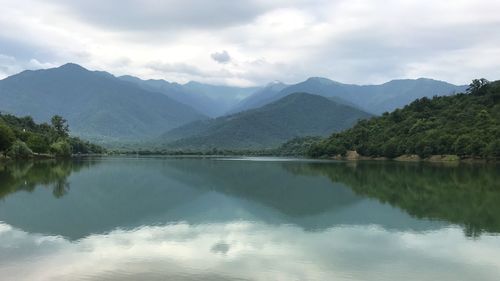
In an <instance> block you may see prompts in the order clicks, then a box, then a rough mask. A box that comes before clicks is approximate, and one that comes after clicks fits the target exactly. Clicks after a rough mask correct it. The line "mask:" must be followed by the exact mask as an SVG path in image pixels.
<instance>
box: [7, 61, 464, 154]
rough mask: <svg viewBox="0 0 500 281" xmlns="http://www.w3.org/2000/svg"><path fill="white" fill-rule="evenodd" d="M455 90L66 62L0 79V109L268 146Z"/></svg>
mask: <svg viewBox="0 0 500 281" xmlns="http://www.w3.org/2000/svg"><path fill="white" fill-rule="evenodd" d="M465 88H466V87H465V86H456V85H452V84H449V83H446V82H443V81H436V80H432V79H425V78H420V79H416V80H410V79H406V80H393V81H390V82H387V83H384V84H381V85H365V86H360V85H352V84H342V83H339V82H335V81H332V80H329V79H326V78H320V77H313V78H309V79H307V80H306V81H303V82H300V83H297V84H292V85H288V84H284V83H281V82H278V81H275V82H272V83H269V84H268V85H266V86H264V87H232V86H220V85H209V84H203V83H199V82H189V83H186V84H179V83H171V82H168V81H165V80H142V79H140V78H137V77H133V76H120V77H115V76H113V75H112V74H110V73H107V72H103V71H89V70H87V69H85V68H83V67H81V66H79V65H77V64H72V63H69V64H65V65H63V66H60V67H57V68H51V69H43V70H35V71H31V70H27V71H23V72H21V73H19V74H16V75H13V76H10V77H7V78H5V79H3V80H0V112H3V113H12V114H15V115H20V116H23V115H30V116H32V117H33V118H34V119H35V121H37V122H48V121H49V120H50V117H51V116H53V115H55V114H58V115H61V116H63V117H64V118H66V119H67V120H68V123H69V125H70V129H71V134H73V135H76V136H79V137H82V138H85V139H89V140H93V141H99V142H101V143H108V142H127V141H134V142H135V141H144V140H158V138H159V137H160V138H159V140H160V141H161V142H162V143H170V144H171V145H172V146H173V147H179V144H180V143H181V141H180V140H181V139H182V143H183V144H185V145H186V146H189V147H194V146H197V145H200V146H203V147H213V146H214V145H216V144H217V145H219V144H220V146H222V147H229V148H234V147H268V146H269V145H274V144H277V143H278V142H280V141H283V140H286V139H285V138H288V137H295V136H303V135H306V134H310V135H327V134H330V133H332V132H334V131H337V130H340V129H343V128H347V127H349V126H350V125H352V124H353V122H355V120H358V119H360V118H367V117H368V116H370V114H375V115H377V114H381V113H383V112H385V111H392V110H393V109H395V108H399V107H403V106H404V105H406V104H408V103H409V102H410V101H412V100H414V99H416V98H420V97H424V96H426V97H430V96H434V95H450V94H453V93H456V92H463V91H464V90H465ZM297 93H301V94H297ZM306 93H307V94H310V95H307V94H306ZM287 97H289V98H288V99H287ZM320 98H321V99H320ZM301 102H302V104H301ZM339 110H340V111H339ZM338 111H339V112H338ZM319 113H322V114H323V115H324V116H320V114H319ZM345 114H347V115H345ZM256 136H258V137H257V138H256ZM220 138H229V139H231V140H232V141H231V140H229V139H228V140H223V141H221V142H219V141H218V140H220ZM216 140H217V141H216Z"/></svg>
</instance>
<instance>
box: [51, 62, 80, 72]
mask: <svg viewBox="0 0 500 281" xmlns="http://www.w3.org/2000/svg"><path fill="white" fill-rule="evenodd" d="M56 69H59V70H64V71H88V70H87V69H86V68H84V67H83V66H81V65H79V64H76V63H72V62H69V63H66V64H63V65H61V66H59V67H57V68H56Z"/></svg>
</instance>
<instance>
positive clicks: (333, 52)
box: [0, 0, 500, 85]
mask: <svg viewBox="0 0 500 281" xmlns="http://www.w3.org/2000/svg"><path fill="white" fill-rule="evenodd" d="M0 5H1V6H2V17H0V26H2V28H1V29H0V54H3V56H5V57H11V58H14V60H15V61H16V63H15V64H14V65H11V64H9V65H10V66H8V67H7V63H2V65H0V72H1V73H0V75H3V76H5V75H9V74H13V73H15V72H17V71H18V70H20V69H24V68H26V67H27V66H26V62H29V61H30V60H32V59H33V60H37V61H38V62H41V63H43V64H48V65H59V64H63V63H65V62H69V61H71V62H76V63H80V64H82V65H84V66H86V67H89V68H93V69H99V70H107V71H110V72H112V73H115V74H118V75H121V74H132V75H137V76H140V77H143V78H164V79H167V80H174V81H178V82H185V81H187V80H190V79H195V80H200V81H204V82H212V83H230V84H238V85H254V84H261V85H262V84H266V83H267V82H269V81H272V80H276V79H278V80H282V81H284V82H288V83H292V82H298V81H299V80H303V79H306V78H307V77H309V76H325V77H328V78H331V79H334V80H339V81H342V82H350V83H378V82H384V81H386V80H389V79H394V78H416V77H431V78H436V79H440V80H447V81H450V82H453V83H458V84H464V83H468V81H469V80H471V79H473V78H477V77H483V76H484V77H485V78H488V79H490V80H496V79H499V78H500V69H499V68H498V67H497V65H498V64H500V57H499V56H497V55H496V54H498V52H499V50H500V37H499V36H495V34H496V32H497V30H499V29H500V18H499V17H498V14H499V13H500V2H499V1H496V0H478V1H472V0H459V1H440V2H436V1H431V0H423V1H416V0H405V1H396V0H388V1H384V2H383V3H382V2H380V1H368V0H354V1H348V0H338V1H326V0H313V1H303V0H295V1H284V0H283V1H282V0H279V1H264V0H244V1H243V2H241V1H238V2H235V1H229V0H227V1H226V0H224V1H194V0H188V1H178V0H169V1H156V0H147V1H138V0H127V1H119V2H116V1H106V2H105V3H103V2H102V1H79V0H78V1H60V0H52V1H35V0H18V1H8V0H0ZM27 7H29V8H27ZM214 50H218V51H217V52H215V53H214ZM220 50H225V52H226V53H224V51H222V52H221V51H220ZM215 54H218V55H215ZM226 54H227V56H226ZM212 55H215V56H216V57H217V58H218V59H216V60H214V58H213V57H212ZM229 59H230V62H229ZM4 60H5V59H4ZM259 61H261V62H265V63H260V64H259V63H255V62H259ZM220 62H226V63H220ZM152 64H153V65H154V64H158V65H163V66H169V68H170V70H169V71H165V67H163V68H158V67H156V68H152V67H151V65H152ZM180 66H183V67H180ZM186 66H190V67H186ZM195 69H196V70H195Z"/></svg>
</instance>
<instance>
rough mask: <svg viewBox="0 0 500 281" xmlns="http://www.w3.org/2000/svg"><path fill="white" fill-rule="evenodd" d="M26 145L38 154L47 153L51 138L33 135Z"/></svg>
mask: <svg viewBox="0 0 500 281" xmlns="http://www.w3.org/2000/svg"><path fill="white" fill-rule="evenodd" d="M26 144H27V145H28V146H29V147H30V148H31V150H33V152H36V153H47V152H49V148H50V137H48V136H44V135H41V134H37V133H33V134H31V135H30V136H29V137H28V140H27V141H26Z"/></svg>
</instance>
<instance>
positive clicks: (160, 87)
mask: <svg viewBox="0 0 500 281" xmlns="http://www.w3.org/2000/svg"><path fill="white" fill-rule="evenodd" d="M118 78H119V79H121V80H124V81H128V82H132V83H135V84H136V85H138V86H140V87H141V88H143V89H145V90H148V91H153V92H159V93H162V94H164V95H166V96H168V97H170V98H172V99H174V100H176V101H178V102H181V103H183V104H186V105H189V106H191V107H193V108H194V109H196V110H197V111H199V112H200V113H202V114H204V115H207V116H209V117H218V116H221V115H224V114H225V113H226V112H228V111H229V110H231V109H232V108H233V107H234V106H236V104H238V103H239V102H240V101H241V100H242V99H243V98H247V97H249V96H250V95H252V94H253V93H254V92H255V91H258V90H260V89H261V88H260V87H246V88H244V87H231V86H222V85H209V84H203V83H199V82H193V81H191V82H188V83H186V84H183V85H182V84H179V83H171V82H168V81H165V80H161V79H160V80H153V79H149V80H142V79H140V78H137V77H134V76H130V75H125V76H120V77H118Z"/></svg>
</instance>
